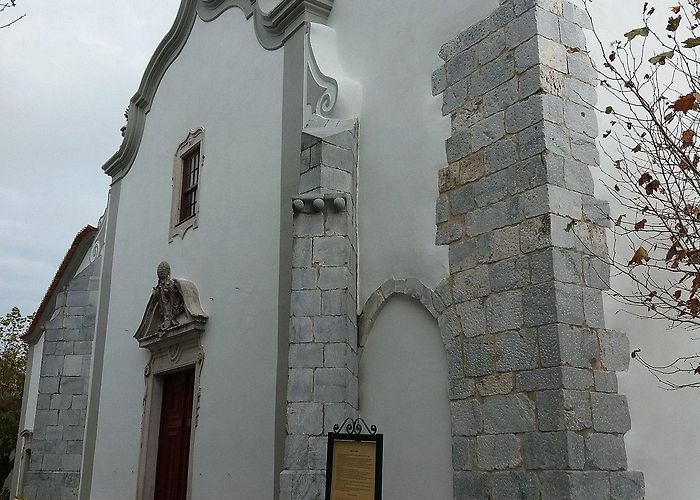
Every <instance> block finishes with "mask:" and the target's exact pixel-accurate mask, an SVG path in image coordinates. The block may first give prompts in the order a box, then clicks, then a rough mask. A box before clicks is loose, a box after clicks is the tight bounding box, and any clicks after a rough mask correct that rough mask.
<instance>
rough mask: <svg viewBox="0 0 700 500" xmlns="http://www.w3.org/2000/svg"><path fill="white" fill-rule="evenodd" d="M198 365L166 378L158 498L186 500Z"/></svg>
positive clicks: (164, 379) (160, 436) (157, 468)
mask: <svg viewBox="0 0 700 500" xmlns="http://www.w3.org/2000/svg"><path fill="white" fill-rule="evenodd" d="M193 397H194V369H191V370H187V371H182V372H177V373H173V374H172V375H167V376H165V377H164V378H163V402H162V404H161V410H160V433H159V435H158V462H157V466H156V488H155V496H154V500H186V499H187V473H188V470H187V469H188V465H189V457H190V432H191V430H192V400H193Z"/></svg>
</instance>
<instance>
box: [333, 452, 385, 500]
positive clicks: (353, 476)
mask: <svg viewBox="0 0 700 500" xmlns="http://www.w3.org/2000/svg"><path fill="white" fill-rule="evenodd" d="M376 467H377V444H376V443H374V442H357V441H335V443H333V476H332V482H331V500H374V489H375V481H376V477H375V474H376V470H377V469H376Z"/></svg>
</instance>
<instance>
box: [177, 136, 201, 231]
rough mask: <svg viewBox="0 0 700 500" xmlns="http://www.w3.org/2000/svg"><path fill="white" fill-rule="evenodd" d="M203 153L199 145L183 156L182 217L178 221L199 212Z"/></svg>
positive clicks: (182, 220)
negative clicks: (198, 193) (198, 190)
mask: <svg viewBox="0 0 700 500" xmlns="http://www.w3.org/2000/svg"><path fill="white" fill-rule="evenodd" d="M200 163H201V155H200V151H199V145H197V146H196V147H195V148H194V149H193V150H192V151H189V152H188V153H187V154H186V155H185V156H183V157H182V193H181V194H180V219H179V221H178V223H181V222H184V221H186V220H187V219H190V218H192V217H194V216H195V215H196V214H197V187H198V185H199V167H200Z"/></svg>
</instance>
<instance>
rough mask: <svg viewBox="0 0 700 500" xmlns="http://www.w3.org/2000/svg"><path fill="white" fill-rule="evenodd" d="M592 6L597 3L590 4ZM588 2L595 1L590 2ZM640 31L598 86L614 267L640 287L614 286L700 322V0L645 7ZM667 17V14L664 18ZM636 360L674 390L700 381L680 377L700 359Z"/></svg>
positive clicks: (612, 58)
mask: <svg viewBox="0 0 700 500" xmlns="http://www.w3.org/2000/svg"><path fill="white" fill-rule="evenodd" d="M587 1H588V2H589V1H590V0H587ZM587 5H588V4H587ZM639 5H640V7H642V9H641V15H640V20H639V25H638V27H637V28H635V29H632V30H629V31H627V32H626V33H624V34H623V36H622V37H621V38H620V39H619V40H616V41H614V42H612V44H611V45H606V44H605V43H604V42H603V41H602V40H601V37H600V33H599V32H598V31H597V30H595V29H594V33H595V36H596V38H597V41H598V44H599V48H600V50H601V53H602V57H603V58H604V64H603V67H602V68H599V76H600V84H601V86H602V88H603V89H605V91H607V93H608V94H609V97H611V98H612V101H613V104H612V105H610V106H607V107H606V108H605V109H601V110H600V111H601V112H602V113H604V115H606V118H607V120H608V122H609V125H608V127H606V130H605V132H604V134H603V136H602V146H603V151H604V154H605V155H606V156H607V157H608V159H609V161H610V162H611V163H612V166H613V167H614V168H612V169H611V171H608V172H607V173H606V175H607V176H608V177H607V182H606V186H607V187H608V189H609V191H610V193H611V194H612V196H613V198H614V199H615V200H616V201H617V203H618V205H619V207H621V209H620V212H619V213H613V214H612V215H611V221H612V227H613V233H614V246H613V248H612V252H611V264H612V266H613V269H615V270H616V272H617V273H618V274H622V275H624V276H626V277H628V278H629V279H630V280H631V282H632V283H633V285H634V286H633V287H632V292H627V291H621V290H615V296H616V297H617V298H619V299H620V300H622V301H624V302H626V303H628V304H633V305H637V306H641V307H642V309H638V310H642V311H644V313H642V314H643V315H645V316H648V317H652V318H661V319H666V320H670V321H671V322H672V324H673V325H679V324H682V325H686V326H689V327H692V328H695V327H700V233H699V232H698V230H699V229H700V151H698V143H699V141H700V137H698V134H700V127H699V125H700V73H699V65H698V62H699V61H698V53H697V50H698V47H700V36H699V34H700V29H699V28H700V0H681V1H680V3H679V4H678V5H675V6H673V7H672V8H671V9H670V11H667V12H663V11H657V9H656V8H655V7H654V6H653V5H651V4H650V3H649V2H646V3H644V4H643V6H642V5H641V2H640V4H639ZM660 18H661V19H660ZM633 357H635V358H637V359H638V360H640V362H641V363H642V364H643V365H644V366H646V367H647V368H649V369H650V370H651V371H652V373H654V374H655V375H656V376H657V378H658V379H659V380H660V381H661V382H662V383H663V384H664V385H665V386H666V387H668V388H681V387H700V382H696V381H695V380H691V381H690V382H685V381H684V382H682V383H679V382H676V381H673V376H675V375H679V374H685V375H700V365H699V363H700V357H698V356H688V357H684V358H681V359H678V360H676V361H675V362H673V363H670V364H668V365H666V366H654V365H652V364H650V363H647V362H646V361H645V360H644V359H643V358H642V357H641V356H640V352H639V351H635V352H634V353H633Z"/></svg>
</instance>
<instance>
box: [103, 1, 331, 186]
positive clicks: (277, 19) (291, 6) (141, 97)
mask: <svg viewBox="0 0 700 500" xmlns="http://www.w3.org/2000/svg"><path fill="white" fill-rule="evenodd" d="M333 1H334V0H282V1H281V2H280V3H279V4H278V5H277V6H276V7H275V8H274V9H272V11H270V12H269V13H264V12H262V10H261V9H260V7H259V5H257V0H182V1H181V3H180V8H179V10H178V13H177V16H176V18H175V21H174V23H173V25H172V27H171V28H170V31H168V33H167V34H166V35H165V37H164V38H163V40H162V41H161V43H160V44H159V45H158V48H157V49H156V51H155V53H154V54H153V56H152V57H151V60H150V62H149V63H148V66H147V67H146V71H145V72H144V75H143V78H142V79H141V84H140V85H139V88H138V90H137V92H136V93H135V94H134V96H133V97H132V98H131V101H130V103H129V111H128V113H129V119H128V124H127V127H126V130H125V133H124V140H123V141H122V144H121V146H120V147H119V150H118V151H117V152H116V153H115V154H114V155H113V156H112V157H111V158H109V159H108V160H107V161H106V162H105V164H104V165H103V166H102V169H103V170H104V172H105V173H106V174H107V175H109V176H111V177H112V181H113V182H115V181H117V180H118V179H120V178H121V177H123V176H124V175H126V173H127V172H128V171H129V169H130V168H131V165H132V164H133V162H134V159H135V158H136V153H137V152H138V149H139V146H140V144H141V138H142V136H143V130H144V126H145V122H146V114H147V113H148V111H149V110H150V108H151V104H152V103H153V98H154V96H155V93H156V91H157V89H158V86H159V85H160V82H161V80H162V79H163V76H164V75H165V72H166V71H167V70H168V68H169V67H170V65H171V64H172V63H173V62H174V61H175V59H176V58H177V56H178V55H179V54H180V52H181V51H182V49H183V47H184V46H185V43H187V39H188V38H189V35H190V33H191V32H192V27H193V26H194V22H195V19H196V17H197V16H199V17H200V18H201V19H202V20H203V21H205V22H210V21H213V20H214V19H216V18H218V17H219V16H220V15H221V14H222V13H224V12H225V11H227V10H228V9H231V8H233V7H237V8H239V9H241V10H242V11H243V13H244V15H245V17H246V18H247V19H249V18H250V17H254V26H255V32H256V35H257V38H258V41H259V42H260V44H261V45H262V46H263V47H264V48H265V49H268V50H275V49H278V48H279V47H281V46H282V45H284V43H285V41H286V40H287V39H288V38H289V37H290V36H291V35H292V34H293V33H295V32H296V31H297V30H298V29H299V28H301V27H302V26H304V25H305V24H307V23H309V22H321V23H322V22H325V21H326V19H327V18H328V15H329V14H330V12H331V9H332V8H333Z"/></svg>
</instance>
